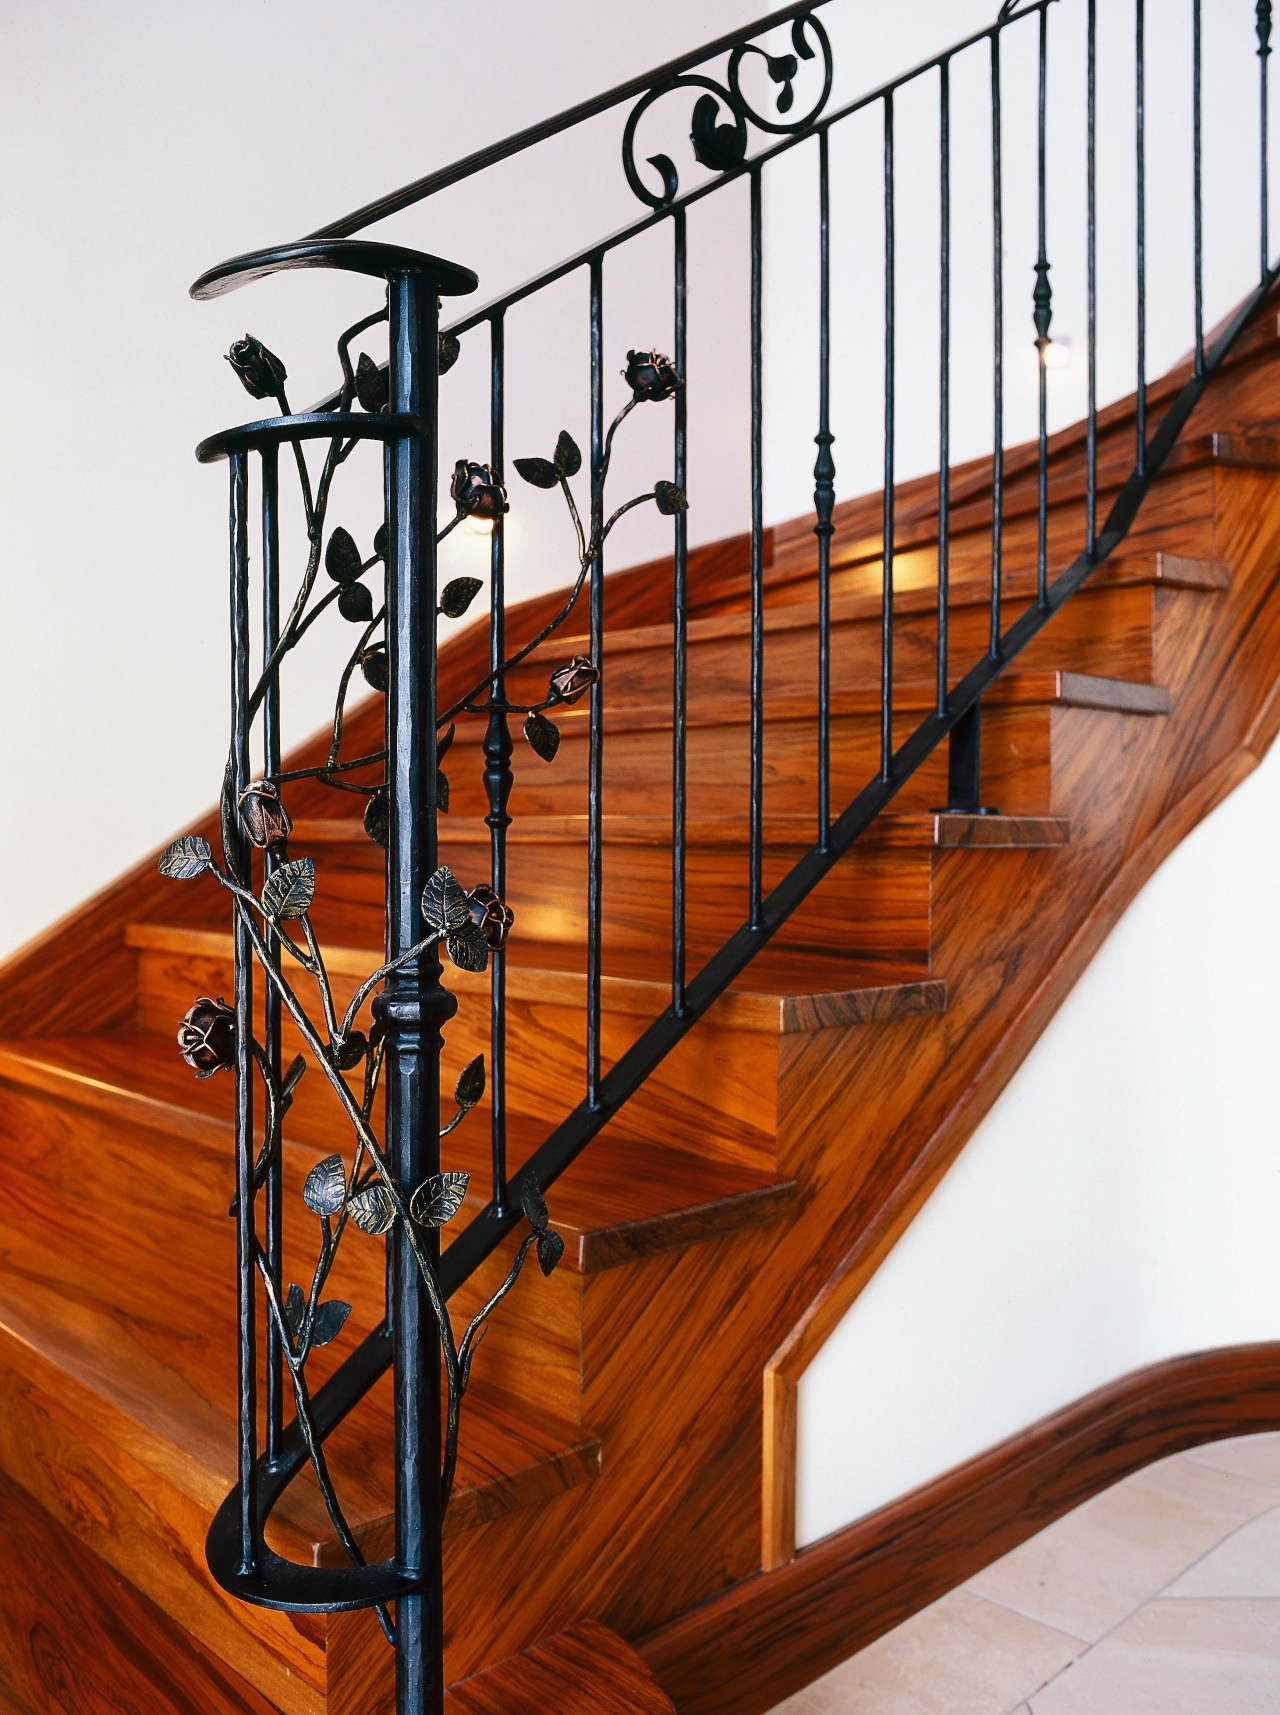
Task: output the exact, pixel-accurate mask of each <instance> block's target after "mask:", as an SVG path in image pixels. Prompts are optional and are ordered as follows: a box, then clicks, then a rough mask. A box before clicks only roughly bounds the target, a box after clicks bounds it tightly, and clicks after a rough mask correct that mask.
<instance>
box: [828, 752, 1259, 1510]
mask: <svg viewBox="0 0 1280 1715" xmlns="http://www.w3.org/2000/svg"><path fill="white" fill-rule="evenodd" d="M1278 845H1280V747H1276V748H1275V749H1273V750H1272V751H1271V753H1270V754H1269V755H1268V757H1267V758H1266V760H1265V761H1264V762H1263V764H1262V765H1261V767H1260V768H1258V769H1257V770H1256V772H1255V773H1254V774H1252V775H1251V776H1250V777H1249V778H1248V779H1247V780H1246V781H1245V783H1244V784H1243V785H1242V786H1241V787H1239V788H1238V790H1237V791H1236V792H1235V793H1234V794H1233V795H1232V796H1231V797H1230V798H1228V799H1227V800H1226V802H1225V803H1223V804H1222V805H1220V806H1219V807H1218V809H1217V810H1216V811H1215V812H1214V813H1213V814H1212V815H1211V816H1210V817H1209V818H1208V819H1207V820H1206V821H1205V822H1204V823H1202V824H1201V826H1200V827H1199V828H1198V829H1197V830H1196V831H1195V832H1194V833H1193V834H1192V835H1191V837H1190V838H1189V839H1188V840H1187V841H1186V842H1185V843H1184V844H1183V845H1181V846H1180V847H1179V848H1178V849H1177V850H1176V851H1175V852H1174V853H1173V855H1172V856H1171V857H1170V858H1169V859H1168V861H1167V862H1166V863H1165V864H1164V865H1163V867H1162V868H1161V869H1160V870H1159V871H1157V873H1156V875H1155V876H1154V877H1153V878H1152V879H1151V881H1150V882H1148V884H1147V886H1146V888H1145V889H1144V890H1143V892H1142V893H1141V894H1140V895H1139V896H1138V898H1137V900H1136V901H1135V902H1134V903H1133V904H1132V905H1131V906H1130V908H1129V910H1128V912H1127V913H1126V914H1125V916H1124V917H1123V919H1122V920H1121V922H1120V924H1119V925H1118V927H1117V928H1116V929H1115V930H1114V932H1113V933H1112V935H1111V936H1110V938H1109V939H1108V941H1107V942H1106V944H1105V945H1104V947H1103V948H1102V950H1101V952H1100V953H1099V954H1098V956H1097V958H1096V959H1095V960H1094V961H1093V963H1092V964H1091V965H1090V967H1089V969H1088V970H1087V971H1086V973H1085V975H1084V977H1083V979H1082V980H1081V982H1080V983H1079V984H1078V986H1077V987H1076V989H1075V990H1074V991H1073V993H1072V994H1071V995H1070V997H1069V998H1068V1000H1067V1001H1066V1004H1065V1005H1064V1006H1063V1007H1062V1009H1061V1010H1060V1012H1059V1013H1058V1014H1057V1016H1056V1017H1055V1018H1054V1020H1053V1022H1052V1023H1051V1024H1050V1025H1049V1028H1048V1029H1047V1030H1046V1032H1045V1033H1044V1035H1043V1036H1042V1037H1041V1039H1040V1041H1039V1042H1038V1043H1037V1044H1036V1046H1035V1047H1034V1048H1033V1049H1032V1051H1031V1053H1030V1055H1029V1056H1028V1058H1027V1059H1026V1061H1025V1062H1024V1063H1023V1065H1022V1066H1021V1068H1020V1069H1019V1070H1018V1072H1017V1073H1016V1074H1015V1076H1014V1078H1013V1081H1012V1082H1011V1083H1010V1085H1009V1087H1008V1088H1007V1089H1006V1090H1005V1092H1004V1093H1003V1095H1002V1096H1001V1097H1000V1098H999V1100H998V1101H997V1103H996V1105H995V1107H994V1108H993V1110H992V1111H991V1113H990V1114H989V1115H988V1116H987V1118H986V1120H985V1121H984V1122H983V1123H982V1125H981V1126H980V1127H979V1128H978V1131H977V1132H976V1133H975V1135H974V1137H973V1138H972V1139H971V1140H970V1142H969V1143H968V1144H967V1145H966V1147H965V1149H964V1151H963V1153H962V1154H961V1155H960V1157H959V1158H958V1160H957V1161H956V1163H955V1164H954V1166H953V1167H952V1168H951V1170H950V1171H949V1172H948V1174H947V1175H946V1177H945V1179H944V1180H943V1181H942V1183H941V1185H940V1186H939V1187H938V1189H937V1190H936V1191H935V1192H934V1194H933V1196H932V1197H931V1198H930V1200H929V1202H928V1203H926V1204H925V1206H924V1208H923V1209H922V1210H921V1212H920V1213H919V1215H917V1217H916V1219H915V1221H914V1222H913V1223H912V1225H911V1227H910V1228H909V1229H908V1231H907V1232H906V1234H905V1235H904V1237H903V1238H902V1240H901V1241H900V1242H899V1243H898V1245H897V1246H896V1247H895V1249H894V1250H893V1251H892V1252H891V1253H890V1255H889V1257H888V1259H887V1261H886V1262H885V1263H884V1265H883V1266H882V1267H881V1268H880V1270H879V1271H878V1273H877V1274H876V1275H875V1276H874V1277H873V1278H872V1280H871V1281H870V1282H869V1284H868V1285H867V1287H866V1289H865V1290H864V1291H863V1293H862V1294H861V1296H860V1297H859V1298H858V1300H857V1301H856V1303H855V1304H854V1305H853V1306H852V1308H851V1309H850V1310H849V1312H848V1314H847V1315H846V1316H845V1318H844V1320H843V1321H842V1323H841V1324H840V1326H839V1328H838V1329H837V1330H836V1332H835V1333H834V1335H833V1336H832V1338H831V1339H830V1340H829V1342H828V1343H827V1345H826V1346H825V1347H824V1348H823V1350H822V1351H821V1353H820V1354H819V1355H818V1358H817V1360H816V1362H815V1363H814V1365H813V1366H812V1368H811V1369H810V1370H809V1371H808V1373H807V1375H805V1377H804V1378H803V1380H802V1382H801V1385H800V1396H799V1469H798V1477H799V1482H798V1495H797V1506H798V1527H799V1528H798V1540H799V1541H800V1542H801V1543H808V1542H813V1541H814V1540H816V1539H817V1538H818V1537H821V1536H825V1535H826V1534H827V1533H828V1532H830V1531H832V1530H835V1529H837V1528H838V1527H839V1526H841V1525H844V1524H847V1523H850V1522H851V1521H852V1520H854V1519H856V1518H859V1517H861V1516H862V1515H863V1514H865V1513H867V1512H870V1511H871V1510H872V1509H873V1508H875V1507H877V1506H880V1505H882V1504H883V1503H884V1502H886V1501H889V1500H891V1499H893V1498H894V1497H895V1496H897V1495H900V1494H903V1493H905V1492H906V1491H907V1490H908V1489H911V1488H914V1487H915V1486H916V1485H917V1484H918V1483H921V1482H924V1481H926V1480H927V1479H929V1478H931V1477H933V1476H936V1475H938V1474H939V1473H940V1472H942V1471H944V1470H946V1469H948V1468H949V1467H950V1466H952V1465H954V1464H957V1463H959V1462H960V1461H962V1460H964V1459H966V1458H969V1457H970V1456H972V1455H973V1454H975V1453H978V1452H980V1451H981V1450H982V1449H984V1448H986V1447H988V1446H991V1445H992V1444H993V1443H995V1442H996V1441H999V1440H1000V1439H1001V1438H1002V1437H1004V1436H1006V1435H1009V1434H1012V1433H1014V1432H1015V1431H1017V1430H1020V1429H1022V1428H1024V1427H1025V1426H1027V1425H1028V1424H1030V1423H1033V1422H1034V1421H1035V1420H1036V1419H1037V1418H1039V1417H1041V1416H1043V1415H1045V1414H1046V1413H1047V1412H1050V1411H1054V1410H1056V1409H1057V1408H1059V1407H1061V1406H1063V1405H1066V1404H1068V1403H1069V1402H1070V1401H1072V1400H1074V1399H1077V1398H1079V1397H1080V1396H1081V1395H1083V1394H1085V1393H1087V1392H1089V1390H1090V1389H1092V1388H1095V1387H1098V1386H1101V1385H1102V1384H1103V1383H1105V1382H1108V1381H1111V1380H1113V1379H1115V1378H1117V1377H1119V1376H1121V1375H1124V1374H1126V1373H1127V1372H1129V1371H1131V1370H1134V1369H1137V1368H1139V1367H1140V1366H1142V1365H1144V1364H1150V1363H1155V1362H1158V1361H1159V1360H1161V1359H1164V1358H1168V1357H1173V1356H1175V1355H1177V1354H1180V1353H1184V1352H1192V1351H1198V1350H1201V1349H1204V1348H1208V1347H1212V1346H1218V1345H1231V1344H1234V1343H1236V1342H1237V1341H1251V1340H1274V1339H1277V1338H1280V1246H1277V1244H1276V1233H1277V1231H1280V1121H1278V1120H1277V1111H1278V1109H1277V1099H1278V1097H1280V1088H1278V1086H1277V1077H1276V1065H1277V1052H1276V1044H1277V1041H1278V1040H1280V1002H1278V1001H1277V998H1276V985H1275V972H1276V970H1277V969H1278V968H1280V899H1278V898H1277V895H1276V889H1275V862H1274V854H1275V851H1276V849H1277V846H1278Z"/></svg>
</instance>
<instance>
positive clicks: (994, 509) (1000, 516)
mask: <svg viewBox="0 0 1280 1715" xmlns="http://www.w3.org/2000/svg"><path fill="white" fill-rule="evenodd" d="M1002 129H1003V127H1002V120H1001V113H1000V32H999V31H998V30H996V31H995V32H993V34H992V37H991V232H992V245H991V252H992V255H991V260H992V274H993V280H992V301H993V305H994V311H993V317H992V383H993V394H994V399H993V412H994V424H993V431H992V432H993V436H994V440H993V450H992V454H991V632H990V638H989V642H988V648H989V650H990V653H991V656H992V658H993V659H998V658H999V655H1000V584H1001V578H1002V565H1001V561H1002V558H1003V550H1004V542H1003V537H1004V163H1003V158H1002V152H1003V141H1004V139H1003V136H1002Z"/></svg>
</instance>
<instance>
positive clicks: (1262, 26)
mask: <svg viewBox="0 0 1280 1715" xmlns="http://www.w3.org/2000/svg"><path fill="white" fill-rule="evenodd" d="M1254 18H1255V20H1256V24H1257V31H1258V95H1259V154H1258V168H1259V182H1260V188H1261V210H1260V212H1261V217H1262V218H1261V222H1260V226H1259V232H1260V249H1261V270H1262V272H1261V278H1262V279H1264V280H1265V279H1266V277H1267V271H1268V269H1269V268H1270V266H1271V240H1270V229H1271V206H1270V205H1271V194H1270V189H1271V187H1270V165H1269V163H1270V149H1269V139H1268V132H1269V130H1270V114H1269V112H1268V106H1269V102H1268V88H1267V62H1268V61H1269V60H1270V58H1271V0H1257V5H1256V6H1255V7H1254Z"/></svg>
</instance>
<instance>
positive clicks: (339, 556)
mask: <svg viewBox="0 0 1280 1715" xmlns="http://www.w3.org/2000/svg"><path fill="white" fill-rule="evenodd" d="M324 569H325V571H326V572H328V574H329V576H330V577H331V578H332V579H333V581H334V583H335V584H344V585H345V584H353V583H354V582H355V581H356V579H357V578H358V577H359V576H360V550H359V548H357V547H356V545H355V543H354V541H353V540H352V539H351V535H350V533H349V532H348V531H346V530H344V529H343V528H342V526H341V525H339V526H338V528H337V529H336V530H335V531H334V533H333V535H332V536H330V538H329V546H328V547H327V548H326V549H325V551H324Z"/></svg>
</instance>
